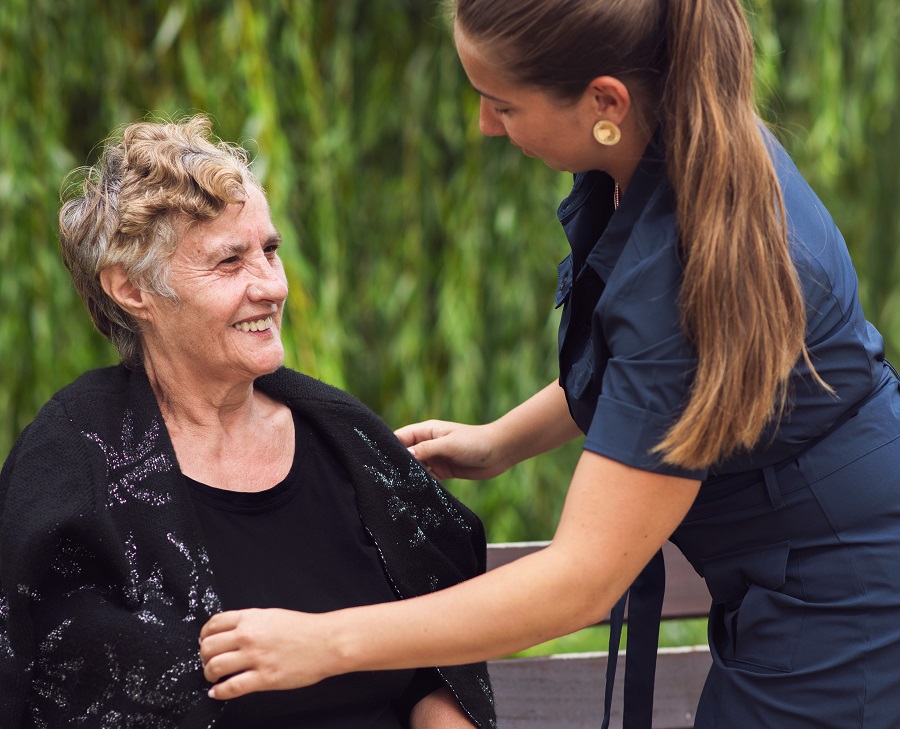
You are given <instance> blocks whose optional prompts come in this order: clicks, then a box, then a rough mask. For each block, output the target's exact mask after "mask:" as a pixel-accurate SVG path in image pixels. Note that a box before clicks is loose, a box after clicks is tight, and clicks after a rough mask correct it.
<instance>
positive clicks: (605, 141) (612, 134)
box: [594, 119, 622, 147]
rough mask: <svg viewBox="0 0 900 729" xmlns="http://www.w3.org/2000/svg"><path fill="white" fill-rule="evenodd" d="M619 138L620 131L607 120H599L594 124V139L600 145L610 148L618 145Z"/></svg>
mask: <svg viewBox="0 0 900 729" xmlns="http://www.w3.org/2000/svg"><path fill="white" fill-rule="evenodd" d="M621 138H622V130H621V129H619V127H618V126H616V123H615V122H611V121H610V120H609V119H601V120H600V121H598V122H597V123H596V124H594V139H596V140H597V141H598V142H600V144H602V145H604V146H606V147H611V146H613V145H614V144H618V143H619V140H620V139H621Z"/></svg>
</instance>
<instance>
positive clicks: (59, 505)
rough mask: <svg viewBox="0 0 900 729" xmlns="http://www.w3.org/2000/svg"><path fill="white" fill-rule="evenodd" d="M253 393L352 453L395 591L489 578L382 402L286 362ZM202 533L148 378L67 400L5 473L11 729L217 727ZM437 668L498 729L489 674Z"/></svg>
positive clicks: (450, 505)
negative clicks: (376, 409)
mask: <svg viewBox="0 0 900 729" xmlns="http://www.w3.org/2000/svg"><path fill="white" fill-rule="evenodd" d="M255 384H256V387H258V388H259V389H260V390H261V391H262V392H265V393H267V394H269V395H270V396H271V397H273V398H275V399H277V400H280V401H282V402H284V403H286V404H287V405H288V406H289V407H290V408H291V409H292V410H294V411H296V412H298V413H300V414H301V415H303V417H304V418H306V419H307V420H308V421H309V422H310V423H311V424H312V425H313V426H314V427H315V428H316V429H317V431H318V432H319V433H320V434H321V435H322V436H323V437H324V438H325V440H326V441H327V442H328V443H329V444H330V445H331V446H332V447H333V449H334V452H335V453H336V454H338V456H339V457H340V458H342V459H343V463H344V465H345V466H346V468H347V470H348V472H349V473H350V476H351V478H352V480H353V485H354V487H355V490H356V496H357V504H358V508H359V515H360V519H361V520H362V523H363V525H364V527H365V529H366V530H367V531H368V532H369V534H370V535H371V536H372V538H373V539H374V541H375V543H376V545H377V547H378V551H379V553H380V555H381V558H382V563H383V565H384V569H385V572H386V574H387V575H388V578H389V581H390V583H391V585H392V586H393V588H394V591H395V592H396V594H397V595H398V597H400V598H406V597H411V596H414V595H421V594H425V593H428V592H431V591H434V590H438V589H441V588H444V587H448V586H450V585H452V584H455V583H458V582H460V581H461V580H464V579H466V578H469V577H472V576H474V575H476V574H478V573H481V572H483V571H484V568H485V538H484V530H483V527H482V525H481V522H480V521H479V520H478V518H477V517H476V516H475V515H474V514H473V513H472V512H471V511H470V510H469V509H467V508H466V507H465V506H464V505H463V504H462V503H460V502H459V501H458V500H456V499H455V498H454V497H453V496H452V495H450V494H449V493H448V492H447V491H446V490H444V489H443V488H442V487H441V486H440V484H438V483H437V482H436V481H435V480H434V479H433V478H431V477H430V476H429V475H428V474H427V473H426V472H425V470H424V469H423V468H422V467H421V466H420V465H419V464H418V463H417V462H416V461H415V459H413V458H412V457H410V455H409V453H408V452H407V450H406V449H405V448H404V447H403V446H402V444H401V443H400V442H399V441H398V440H397V439H396V438H395V437H394V435H393V433H392V432H391V430H390V429H389V428H388V427H387V425H386V424H385V423H384V422H383V421H382V420H381V419H380V418H379V417H378V416H377V415H375V414H374V413H373V412H372V411H371V410H369V409H367V408H366V407H365V406H363V405H362V404H361V403H360V402H359V401H357V400H356V399H354V398H353V397H351V396H350V395H348V394H347V393H345V392H342V391H340V390H337V389H335V388H332V387H329V386H327V385H324V384H322V383H321V382H319V381H317V380H314V379H312V378H310V377H307V376H305V375H302V374H299V373H297V372H293V371H291V370H288V369H286V368H281V369H279V370H278V371H276V372H275V373H273V374H271V375H267V376H265V377H262V378H260V379H258V380H257V381H256V383H255ZM198 534H199V532H198V529H197V524H196V516H195V514H194V511H193V507H192V505H191V501H190V497H189V495H188V493H187V490H186V488H185V484H184V482H183V479H182V476H181V474H180V470H179V468H178V463H177V460H176V458H175V451H174V449H173V447H172V443H171V441H170V439H169V436H168V433H167V431H166V428H165V425H164V423H163V420H162V415H161V413H160V410H159V406H158V405H157V401H156V398H155V396H154V394H153V390H152V389H151V387H150V383H149V381H148V379H147V377H146V376H145V375H144V374H143V373H140V372H133V371H130V370H128V369H126V368H125V367H123V366H121V365H120V366H117V367H109V368H106V369H101V370H94V371H91V372H88V373H86V374H85V375H82V376H81V377H80V378H78V379H77V380H76V381H75V382H73V383H72V384H71V385H69V386H68V387H66V388H64V389H63V390H61V391H60V392H58V393H57V394H56V395H55V396H54V397H53V398H52V399H51V400H50V401H49V402H48V403H47V404H46V405H45V406H44V407H43V408H42V410H41V411H40V413H38V415H37V417H36V418H35V420H34V422H32V423H31V425H29V426H28V427H27V428H26V429H25V430H24V431H23V433H22V434H21V436H20V437H19V439H18V440H17V441H16V443H15V445H14V446H13V450H12V451H11V452H10V455H9V457H8V459H7V461H6V463H5V464H4V466H3V470H2V472H0V724H2V726H3V728H4V729H7V727H8V728H9V729H20V728H24V727H47V728H50V729H55V728H56V727H70V726H71V727H79V728H82V729H86V728H91V727H98V728H101V727H102V728H103V729H106V728H107V727H109V728H110V729H111V728H112V727H115V728H116V729H144V728H146V729H176V728H177V729H209V728H211V727H214V726H215V723H216V718H217V716H218V714H219V712H220V711H221V706H222V705H221V703H220V702H216V701H213V700H212V699H209V698H208V697H207V695H206V691H207V689H208V688H209V684H208V683H207V682H206V680H205V679H204V677H203V673H202V669H201V665H200V660H199V654H198V644H197V638H198V635H199V632H200V628H201V627H202V626H203V624H204V623H205V622H206V620H207V619H208V618H209V617H210V616H211V615H212V614H214V613H215V612H218V611H219V610H220V609H221V605H220V601H219V598H218V596H217V594H216V586H215V575H213V574H212V572H211V570H210V567H209V561H208V557H207V554H206V552H205V550H204V548H203V545H202V544H201V542H200V539H199V536H198ZM260 569H265V565H260ZM439 673H440V674H441V676H442V678H443V679H444V681H445V682H446V683H447V685H448V686H449V687H450V688H451V690H452V691H453V693H454V694H455V695H456V697H457V698H458V699H459V702H460V704H461V705H462V707H463V709H464V710H465V712H466V713H467V714H468V716H469V717H470V719H471V720H472V721H473V723H474V724H475V725H476V726H478V727H482V728H486V727H494V726H496V722H495V718H494V710H493V697H492V693H491V687H490V683H489V679H488V674H487V669H486V666H485V665H484V664H475V665H469V666H456V667H446V668H440V669H439Z"/></svg>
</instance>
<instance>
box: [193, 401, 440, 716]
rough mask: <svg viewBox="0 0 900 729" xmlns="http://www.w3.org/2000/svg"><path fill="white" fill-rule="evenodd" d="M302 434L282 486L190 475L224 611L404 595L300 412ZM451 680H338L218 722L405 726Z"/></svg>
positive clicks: (284, 694)
mask: <svg viewBox="0 0 900 729" xmlns="http://www.w3.org/2000/svg"><path fill="white" fill-rule="evenodd" d="M294 431H295V434H296V446H295V451H294V463H293V466H292V467H291V470H290V473H289V474H288V476H287V477H286V478H285V480H284V481H282V482H281V483H279V484H278V485H276V486H274V487H273V488H270V489H267V490H265V491H260V492H253V493H245V492H235V491H225V490H223V489H219V488H213V487H211V486H207V485H205V484H202V483H199V482H197V481H194V480H193V479H189V478H188V479H187V481H188V483H189V484H190V486H191V490H190V492H191V497H192V499H193V501H194V507H195V510H196V513H197V516H198V518H199V521H200V525H201V530H202V532H203V537H204V542H205V546H206V549H207V551H208V553H209V558H210V566H211V567H212V570H213V574H214V575H215V576H216V583H217V584H216V587H217V589H218V592H219V595H220V597H221V599H222V603H223V608H224V609H225V610H239V609H242V608H249V607H261V608H266V607H280V608H287V609H292V610H302V611H305V612H313V613H318V612H325V611H328V610H335V609H339V608H343V607H351V606H355V605H367V604H371V603H376V602H389V601H391V600H395V599H396V596H395V595H394V593H393V591H392V590H391V587H390V585H389V583H388V580H387V578H386V576H385V574H384V570H383V568H382V565H381V559H380V557H379V555H378V551H377V548H376V546H375V544H374V542H373V541H372V538H371V537H370V536H369V534H368V533H367V532H366V530H365V529H364V528H363V525H362V522H361V521H360V518H359V514H358V510H357V505H356V496H355V493H354V490H353V487H352V484H351V481H350V476H349V474H348V473H347V471H346V469H345V468H344V467H343V466H342V465H341V464H340V462H339V460H338V459H337V458H335V457H334V455H333V454H332V453H331V451H330V449H329V447H328V445H327V444H325V443H324V442H323V441H322V440H321V438H320V437H319V436H317V435H316V433H315V431H314V429H313V428H311V427H310V425H309V424H308V423H306V422H304V421H303V420H302V419H301V418H300V417H298V416H297V415H296V414H295V416H294ZM414 678H415V680H414ZM442 685H443V682H442V681H441V679H440V677H439V676H438V675H437V672H436V671H434V670H424V671H419V672H418V675H417V672H415V671H412V670H409V671H373V672H366V673H352V674H348V675H344V676H335V677H333V678H329V679H326V680H325V681H322V682H321V683H319V684H316V685H314V686H310V687H307V688H302V689H296V690H293V691H271V692H264V693H259V694H253V695H250V696H245V697H241V698H238V699H235V700H232V701H230V702H228V704H227V705H226V707H225V710H224V712H223V714H222V716H221V718H220V720H219V721H218V722H217V723H216V728H217V729H250V728H251V727H252V728H253V729H257V728H261V729H293V728H294V727H301V726H302V727H316V728H319V727H321V728H322V729H325V728H326V727H327V729H358V727H363V726H364V727H371V728H372V729H399V727H403V726H406V725H407V722H408V717H409V712H410V709H411V708H412V706H413V705H415V703H417V702H418V701H419V700H420V699H422V698H423V697H424V696H425V695H427V694H428V693H431V692H432V691H434V690H435V689H437V688H439V687H440V686H442Z"/></svg>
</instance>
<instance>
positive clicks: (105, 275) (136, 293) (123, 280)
mask: <svg viewBox="0 0 900 729" xmlns="http://www.w3.org/2000/svg"><path fill="white" fill-rule="evenodd" d="M100 285H101V286H103V290H104V291H105V292H106V295H107V296H109V298H111V299H112V300H113V301H115V302H116V303H117V304H118V305H119V307H120V308H121V309H122V310H123V311H125V312H127V313H129V314H131V316H133V317H135V318H137V319H146V318H147V313H148V312H147V304H148V294H147V292H146V291H143V290H142V289H140V288H139V287H138V286H136V285H135V284H134V283H133V282H132V281H131V279H130V278H128V274H127V273H125V269H124V268H123V267H122V265H121V264H118V263H117V264H115V265H113V266H110V267H109V268H104V269H103V270H102V271H100Z"/></svg>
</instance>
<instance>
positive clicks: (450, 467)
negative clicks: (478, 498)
mask: <svg viewBox="0 0 900 729" xmlns="http://www.w3.org/2000/svg"><path fill="white" fill-rule="evenodd" d="M494 428H495V426H494V425H493V424H491V425H464V424H463V423H450V422H447V421H445V420H427V421H425V422H424V423H413V424H412V425H407V426H405V427H403V428H400V429H399V430H397V431H395V435H396V436H397V437H398V438H399V439H400V440H401V442H402V443H403V445H405V446H406V447H407V448H408V449H409V452H410V453H412V455H413V456H414V457H415V458H416V459H417V460H418V461H419V462H420V463H421V464H422V465H424V466H425V467H426V468H428V469H429V470H430V471H431V473H432V475H433V476H434V477H435V478H437V479H444V478H468V479H474V480H484V479H489V478H493V477H494V476H498V475H499V474H501V473H503V472H504V471H505V470H506V469H507V468H508V467H509V465H511V464H505V463H503V462H502V460H501V458H500V456H499V453H498V449H497V448H496V446H495V444H494V440H493V436H494V433H493V429H494Z"/></svg>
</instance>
